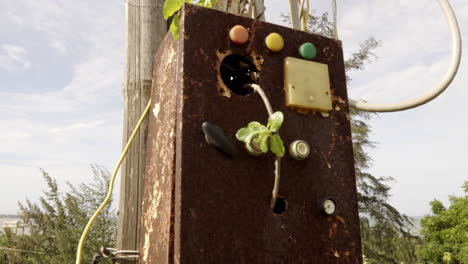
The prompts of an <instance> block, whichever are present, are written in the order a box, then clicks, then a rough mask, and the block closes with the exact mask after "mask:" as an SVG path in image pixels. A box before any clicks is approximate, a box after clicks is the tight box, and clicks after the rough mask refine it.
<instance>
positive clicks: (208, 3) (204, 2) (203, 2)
mask: <svg viewBox="0 0 468 264" xmlns="http://www.w3.org/2000/svg"><path fill="white" fill-rule="evenodd" d="M217 2H218V0H200V1H198V5H199V6H204V7H208V8H212V7H213V5H214V4H216V3H217Z"/></svg>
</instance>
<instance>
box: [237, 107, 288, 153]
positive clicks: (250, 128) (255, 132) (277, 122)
mask: <svg viewBox="0 0 468 264" xmlns="http://www.w3.org/2000/svg"><path fill="white" fill-rule="evenodd" d="M283 120H284V116H283V113H282V112H279V111H278V112H275V113H273V114H272V115H271V116H270V117H269V118H268V124H267V125H266V126H264V125H262V124H260V123H259V122H256V121H254V122H250V123H249V124H248V125H247V127H243V128H241V129H239V131H237V133H236V138H237V139H238V140H239V141H242V142H244V143H245V147H246V148H247V150H249V152H250V153H258V154H261V153H267V152H268V150H271V152H273V153H275V154H276V156H278V157H283V156H284V144H283V141H282V140H281V138H280V136H279V135H278V133H277V132H278V130H279V129H280V127H281V125H282V124H283Z"/></svg>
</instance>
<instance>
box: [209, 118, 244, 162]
mask: <svg viewBox="0 0 468 264" xmlns="http://www.w3.org/2000/svg"><path fill="white" fill-rule="evenodd" d="M202 130H203V133H204V134H205V139H206V142H208V144H212V145H215V146H216V147H217V148H219V149H220V150H222V151H223V152H224V153H226V154H228V155H229V156H231V157H234V156H236V155H237V149H236V147H235V146H234V144H232V142H231V141H230V140H229V139H228V138H227V137H226V135H225V134H224V131H223V129H222V128H220V127H219V126H217V125H213V124H211V123H209V122H203V124H202Z"/></svg>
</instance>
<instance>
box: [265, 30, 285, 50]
mask: <svg viewBox="0 0 468 264" xmlns="http://www.w3.org/2000/svg"><path fill="white" fill-rule="evenodd" d="M265 44H266V46H267V48H268V49H269V50H271V51H274V52H278V51H280V50H282V49H283V47H284V40H283V37H281V35H280V34H278V33H271V34H270V35H268V37H266V38H265Z"/></svg>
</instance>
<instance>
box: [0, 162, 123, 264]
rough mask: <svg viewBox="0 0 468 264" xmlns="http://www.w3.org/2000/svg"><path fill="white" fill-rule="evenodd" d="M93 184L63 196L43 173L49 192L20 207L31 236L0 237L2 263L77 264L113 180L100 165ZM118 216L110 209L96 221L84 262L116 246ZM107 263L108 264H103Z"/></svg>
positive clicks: (77, 187)
mask: <svg viewBox="0 0 468 264" xmlns="http://www.w3.org/2000/svg"><path fill="white" fill-rule="evenodd" d="M91 168H92V171H93V175H94V177H93V181H92V182H91V183H88V184H85V183H82V184H80V185H78V186H73V185H71V184H70V183H68V187H69V189H70V190H69V191H68V192H61V191H60V190H59V186H58V184H57V182H56V180H55V179H54V178H52V177H51V176H50V175H49V174H48V173H47V172H45V171H44V170H42V171H41V172H42V176H43V178H44V180H45V182H46V183H47V190H46V191H45V192H44V194H43V195H42V196H41V197H40V198H39V201H38V202H37V203H35V202H32V201H30V200H29V199H28V200H26V203H25V204H24V205H23V204H21V203H20V205H19V206H20V213H21V217H22V219H23V221H24V222H25V223H26V224H28V225H29V226H30V234H29V235H21V236H18V235H16V234H14V233H13V232H11V231H9V230H6V231H5V233H4V234H1V235H0V247H5V248H8V249H9V250H3V251H2V250H0V252H1V255H0V263H2V262H1V261H2V257H3V261H7V262H4V263H9V264H20V263H21V264H29V263H31V264H36V263H47V264H63V263H74V261H75V256H76V247H77V245H78V241H79V239H80V236H81V232H82V231H83V228H84V226H85V225H86V223H87V221H88V219H89V218H90V217H91V215H92V214H93V213H94V211H95V210H96V209H97V207H98V206H99V203H100V202H101V201H102V200H103V199H104V196H105V195H106V192H107V186H108V183H109V179H110V174H109V172H108V171H107V170H106V169H105V168H103V167H101V166H97V165H92V166H91ZM116 217H117V216H116V212H115V210H114V209H112V207H111V206H110V205H109V206H107V207H106V208H105V209H104V210H103V212H102V213H101V215H100V216H99V217H98V219H97V220H96V222H95V224H94V225H93V228H92V229H91V233H90V235H89V237H88V240H87V242H86V245H85V249H84V259H87V260H91V259H92V256H93V255H94V254H96V253H97V252H98V249H99V247H100V246H106V247H109V246H110V247H112V246H114V244H115V235H116V220H117V219H116ZM101 263H104V262H101Z"/></svg>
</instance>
